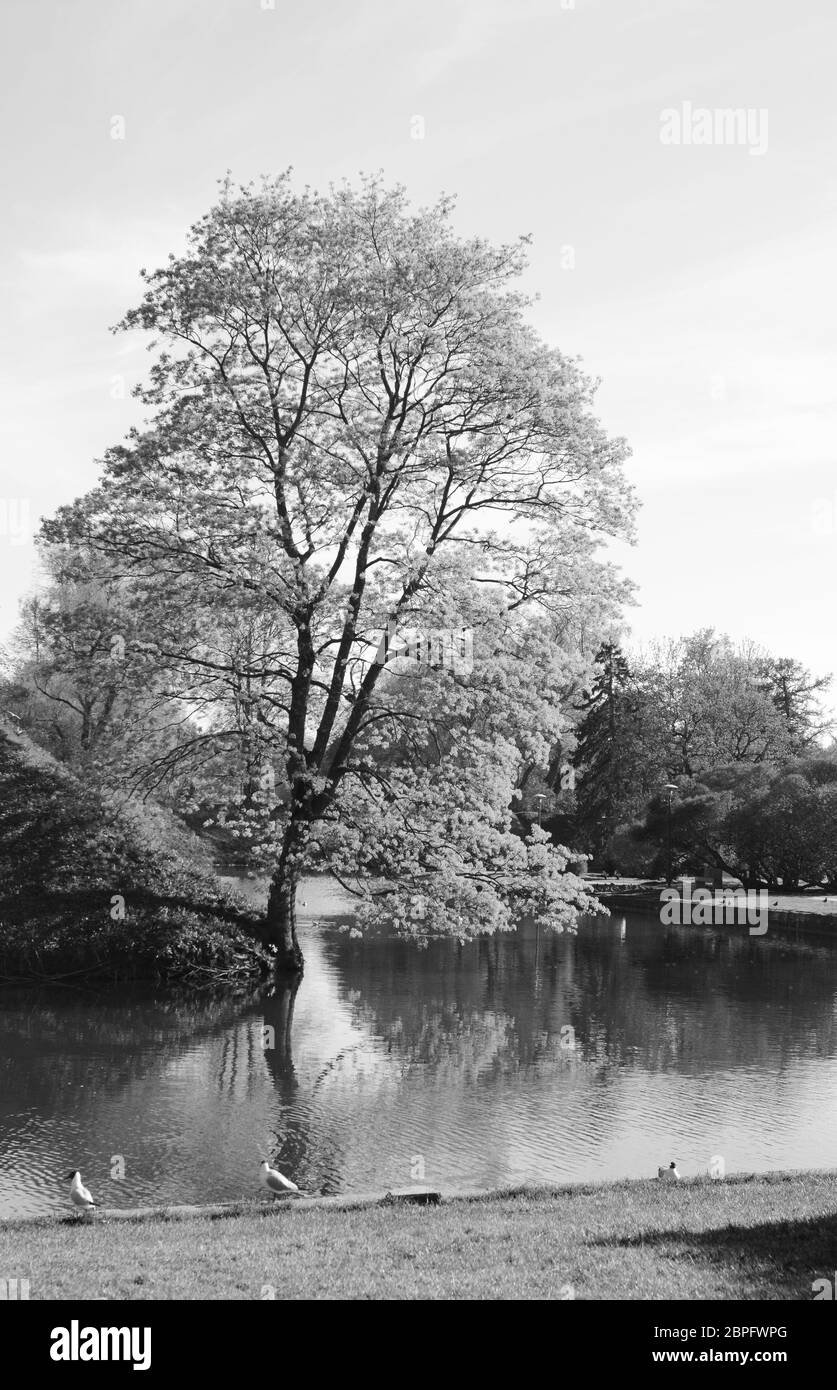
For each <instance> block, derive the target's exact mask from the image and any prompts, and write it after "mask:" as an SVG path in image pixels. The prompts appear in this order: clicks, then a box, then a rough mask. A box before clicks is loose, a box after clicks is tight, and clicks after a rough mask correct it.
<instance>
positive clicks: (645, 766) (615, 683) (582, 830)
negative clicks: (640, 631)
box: [573, 641, 668, 868]
mask: <svg viewBox="0 0 837 1390" xmlns="http://www.w3.org/2000/svg"><path fill="white" fill-rule="evenodd" d="M649 684H650V685H651V686H652V687H653V683H649ZM579 708H580V710H581V711H582V715H581V720H580V722H579V725H578V729H577V734H576V748H575V752H574V754H573V761H574V764H575V766H576V768H577V769H578V780H577V785H576V812H575V816H576V833H577V837H578V840H579V843H580V842H581V840H582V839H583V840H584V845H583V846H581V847H582V848H589V849H590V850H591V851H592V853H593V855H594V857H595V858H596V860H600V861H601V860H604V861H606V862H605V867H606V868H610V867H611V864H610V862H609V856H608V850H607V846H608V844H609V842H610V840H611V839H612V837H613V835H614V834H615V832H616V830H617V827H618V826H620V825H621V824H622V823H623V822H626V821H629V820H631V819H633V818H634V817H635V816H637V815H638V814H639V812H640V809H641V808H643V807H644V805H645V803H646V801H647V799H648V797H649V796H650V795H651V794H652V792H653V790H654V789H655V788H658V787H659V786H660V784H661V783H662V782H664V781H665V774H666V766H667V758H668V749H667V747H666V742H665V737H664V734H665V730H664V726H663V723H662V713H661V710H660V707H659V704H658V702H657V701H656V700H655V698H654V694H653V688H648V689H647V688H645V686H644V685H643V683H642V682H641V681H640V680H639V679H637V677H636V676H635V675H634V673H633V671H632V670H631V668H630V666H629V664H628V661H627V658H626V657H625V655H624V653H623V652H622V649H621V647H620V646H619V645H618V644H617V643H615V642H613V641H608V642H605V643H604V644H603V645H602V647H601V648H600V649H599V652H598V653H597V656H596V661H595V666H594V676H593V680H592V683H591V685H590V687H589V691H588V692H586V694H585V697H584V699H583V700H582V701H581V702H580V705H579Z"/></svg>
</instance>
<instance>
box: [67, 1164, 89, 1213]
mask: <svg viewBox="0 0 837 1390" xmlns="http://www.w3.org/2000/svg"><path fill="white" fill-rule="evenodd" d="M67 1177H68V1178H72V1182H71V1183H70V1201H71V1202H72V1204H73V1206H74V1207H79V1208H80V1209H81V1210H82V1211H86V1212H90V1213H91V1214H92V1213H93V1212H94V1211H95V1210H96V1203H95V1202H94V1201H93V1198H92V1197H91V1195H90V1193H89V1192H88V1190H87V1188H86V1187H85V1186H84V1183H83V1182H82V1180H81V1173H80V1172H79V1171H78V1169H77V1168H74V1169H73V1171H72V1173H68V1174H67Z"/></svg>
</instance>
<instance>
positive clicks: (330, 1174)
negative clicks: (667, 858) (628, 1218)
mask: <svg viewBox="0 0 837 1390" xmlns="http://www.w3.org/2000/svg"><path fill="white" fill-rule="evenodd" d="M303 897H304V898H306V901H307V907H306V908H304V909H303V914H304V916H305V917H306V918H307V920H305V921H304V923H303V932H302V935H303V949H304V951H305V959H306V969H305V977H304V980H303V982H302V985H301V986H300V988H299V991H298V993H297V995H296V998H295V1000H293V1001H292V1000H291V999H290V998H289V996H288V994H287V992H285V993H284V994H283V993H279V994H274V995H273V997H266V996H265V995H264V994H262V995H261V996H258V995H254V994H252V993H250V994H243V995H240V996H233V995H225V996H223V997H219V998H214V999H207V998H205V997H204V998H201V997H199V996H194V995H191V996H190V995H188V994H178V993H176V992H174V993H173V992H170V991H163V990H154V989H150V988H148V987H132V988H121V989H117V990H108V991H101V990H96V991H89V992H75V991H70V990H60V991H59V990H51V991H49V992H43V991H41V992H39V993H31V992H21V991H15V992H10V991H8V990H6V991H2V992H0V1218H2V1217H10V1216H15V1215H24V1214H37V1213H45V1212H48V1211H52V1210H59V1209H61V1208H62V1207H64V1206H65V1205H66V1189H67V1184H66V1182H64V1181H63V1174H64V1173H66V1172H67V1171H68V1170H69V1169H70V1168H75V1167H78V1168H80V1169H81V1170H82V1172H83V1175H84V1178H85V1181H86V1182H87V1183H88V1185H89V1186H90V1187H91V1188H92V1190H93V1193H94V1196H96V1197H97V1198H98V1200H100V1201H101V1202H102V1204H103V1205H105V1206H113V1207H119V1206H122V1207H130V1206H137V1205H142V1204H146V1203H151V1202H154V1203H158V1202H166V1203H169V1202H171V1203H175V1202H177V1203H180V1202H201V1201H231V1200H235V1199H236V1198H240V1197H242V1196H251V1195H255V1194H256V1193H257V1192H258V1190H259V1189H258V1186H257V1168H258V1163H259V1159H260V1158H261V1157H262V1155H265V1156H268V1157H270V1158H272V1159H275V1161H276V1162H277V1163H278V1165H279V1167H280V1168H281V1169H282V1170H283V1171H284V1172H285V1173H287V1174H288V1175H289V1176H290V1177H292V1178H293V1179H294V1181H296V1182H297V1183H298V1184H299V1185H300V1187H303V1188H305V1189H307V1190H310V1191H325V1192H352V1191H356V1192H367V1191H375V1190H379V1189H384V1188H386V1187H389V1186H395V1185H404V1184H408V1183H410V1182H411V1181H414V1180H416V1177H417V1176H419V1175H420V1173H421V1168H420V1164H419V1160H421V1162H423V1165H424V1175H425V1179H426V1180H427V1181H429V1182H434V1183H438V1184H439V1185H440V1186H441V1187H442V1188H443V1189H444V1188H453V1187H456V1186H469V1187H471V1186H475V1187H491V1186H496V1185H498V1184H501V1183H520V1182H523V1181H527V1180H528V1181H538V1180H540V1181H563V1182H574V1181H586V1180H591V1179H605V1178H611V1177H624V1176H641V1175H648V1174H651V1173H654V1172H656V1168H657V1165H658V1164H659V1163H667V1162H668V1161H669V1160H670V1159H672V1158H674V1159H677V1160H678V1164H679V1167H680V1169H681V1171H682V1172H683V1173H684V1174H685V1175H692V1174H695V1173H697V1172H701V1171H706V1167H707V1164H708V1162H709V1159H710V1157H712V1156H713V1155H722V1156H723V1158H724V1160H725V1163H726V1168H727V1171H730V1172H732V1171H736V1170H742V1169H743V1170H765V1169H771V1168H773V1169H775V1168H803V1167H837V1105H835V1096H837V1029H835V998H836V997H837V949H836V948H832V947H829V946H824V945H822V944H819V943H816V944H810V945H802V944H794V943H791V942H781V941H779V940H771V939H770V938H769V937H768V938H750V937H748V936H747V935H745V934H734V935H731V934H729V933H728V932H721V931H715V930H713V929H707V928H697V927H683V928H679V927H669V928H666V927H661V926H660V924H659V923H658V922H655V921H653V920H651V919H648V918H643V917H634V918H631V917H628V918H627V919H626V918H624V917H622V916H614V917H612V918H610V919H606V918H596V919H586V920H585V921H584V922H583V923H582V924H581V927H580V929H579V932H578V934H577V935H575V936H561V937H553V936H549V935H547V936H544V934H543V933H536V932H535V931H534V930H532V931H531V932H530V933H525V934H522V935H515V936H501V937H496V938H494V939H489V940H485V941H481V942H477V943H473V944H468V945H465V946H460V945H459V944H458V943H456V942H436V943H433V944H431V945H430V946H429V947H428V948H427V949H424V950H421V949H419V948H418V947H417V946H416V945H414V944H409V943H405V942H397V941H376V942H363V941H357V940H350V939H348V937H347V935H346V934H345V933H340V932H339V930H338V929H337V922H338V919H339V916H340V903H339V900H338V899H336V898H335V897H334V896H333V895H332V894H330V893H329V890H327V889H325V888H324V887H323V886H322V885H320V884H309V885H308V886H307V890H306V892H304V893H303ZM265 1027H267V1028H269V1029H272V1030H273V1034H272V1035H271V1034H270V1033H268V1034H267V1040H268V1041H270V1040H271V1037H272V1038H273V1040H274V1041H275V1046H273V1047H268V1048H265V1046H264V1045H263V1044H264V1041H265V1032H264V1030H265ZM573 1043H574V1046H573V1045H571V1044H573ZM117 1156H121V1157H122V1158H124V1163H125V1177H124V1178H123V1179H121V1180H120V1179H118V1178H114V1177H112V1176H111V1171H112V1162H113V1161H114V1160H115V1158H116V1157H117Z"/></svg>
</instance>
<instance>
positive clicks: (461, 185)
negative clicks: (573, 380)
mask: <svg viewBox="0 0 837 1390" xmlns="http://www.w3.org/2000/svg"><path fill="white" fill-rule="evenodd" d="M0 24H1V25H2V30H3V33H2V35H0V51H1V52H2V57H0V100H2V104H3V123H2V130H3V137H2V144H3V161H4V168H3V195H4V196H3V202H4V216H3V218H2V221H0V241H2V251H3V257H2V263H3V274H2V281H3V290H2V293H3V305H2V308H3V324H4V329H5V331H4V333H3V340H2V348H0V351H2V367H3V370H2V392H3V398H2V411H0V428H2V432H3V448H2V458H0V641H2V639H3V637H4V636H5V635H6V634H7V633H8V631H9V629H10V627H11V626H12V625H13V623H14V621H15V619H16V612H17V604H18V602H19V599H20V597H21V595H22V594H23V593H25V592H26V591H27V590H28V589H29V587H30V586H31V584H32V582H33V574H34V551H33V547H32V545H31V539H27V535H28V537H30V538H31V533H32V530H33V529H34V526H35V524H36V521H37V518H38V516H40V515H41V514H44V513H50V512H52V511H53V510H54V508H55V507H57V506H58V505H60V504H61V503H64V502H68V501H70V500H71V499H72V498H73V497H75V496H76V495H78V494H79V493H81V492H83V491H85V490H86V489H87V488H89V487H90V486H92V485H93V484H94V483H95V481H96V478H97V462H96V460H97V458H99V457H101V454H102V452H103V451H104V449H105V448H106V447H107V446H108V445H109V444H112V443H114V442H117V441H118V440H119V439H120V438H121V436H122V435H123V434H124V432H125V430H126V429H127V427H128V426H129V425H130V424H131V423H132V422H133V421H135V420H137V419H139V416H140V407H139V406H138V405H137V403H136V402H134V401H133V400H131V398H130V396H129V395H128V392H129V390H130V387H131V386H132V385H133V384H134V383H135V382H136V381H137V380H139V379H140V377H141V376H142V375H143V374H144V372H145V371H146V369H147V365H148V358H147V356H146V355H145V352H144V349H143V348H142V347H140V346H138V345H137V344H136V343H134V342H130V341H129V340H128V339H123V338H120V337H114V336H112V335H111V334H110V333H109V331H108V330H109V326H110V325H112V324H113V323H114V322H115V321H116V320H117V319H118V318H120V317H121V315H122V313H123V312H124V310H125V309H126V308H128V307H129V306H130V305H132V304H134V303H135V302H136V301H137V300H138V298H139V295H140V283H139V279H138V274H137V272H138V270H139V268H140V267H141V266H147V267H148V268H152V267H154V266H155V265H157V264H158V263H159V262H160V261H162V260H163V259H165V257H166V256H167V255H168V253H169V252H170V251H177V250H179V249H180V247H181V246H182V241H183V235H184V232H185V230H186V228H187V227H188V225H189V224H190V223H191V222H193V221H194V220H195V219H196V218H197V217H199V216H200V215H201V214H202V213H203V212H204V211H205V210H206V209H207V207H208V206H209V205H210V203H211V202H212V201H213V200H214V197H215V194H216V180H217V179H218V178H220V177H221V176H222V174H223V173H224V171H225V170H226V169H227V168H229V169H230V170H231V171H232V173H233V176H234V177H235V178H236V179H237V180H240V181H246V180H248V179H249V178H251V177H257V176H258V175H259V174H261V173H276V172H279V171H280V170H282V169H284V168H286V167H287V166H289V165H293V167H294V170H295V172H296V175H297V177H298V179H299V181H300V182H301V183H306V182H307V183H312V184H315V185H319V186H323V185H325V184H327V183H328V182H329V180H331V179H334V178H340V177H343V176H349V177H353V176H355V175H357V174H358V172H359V171H361V170H363V171H369V172H371V171H375V170H378V169H381V170H383V171H384V173H385V174H386V175H387V176H388V177H389V178H390V179H392V180H393V181H401V182H404V183H406V184H407V186H408V188H409V190H410V192H411V193H412V195H413V196H414V198H415V200H416V201H418V202H427V201H431V200H434V199H435V198H436V196H437V195H438V194H439V193H440V192H441V191H446V192H450V193H454V194H456V195H457V197H458V212H457V222H458V226H459V228H460V229H461V230H462V232H464V233H480V234H483V235H485V236H488V237H490V238H491V239H493V240H504V239H509V238H512V237H514V236H516V235H517V234H518V233H523V232H525V233H531V234H532V235H533V237H534V244H533V248H532V257H531V272H530V275H529V277H528V283H529V286H530V287H531V288H532V289H533V290H535V289H536V290H538V291H539V292H540V294H541V300H540V302H539V303H538V305H537V306H536V309H535V311H534V312H535V316H536V319H537V324H538V327H539V328H540V330H541V331H542V333H543V334H544V335H545V336H547V337H548V338H549V339H550V341H552V342H554V343H555V344H557V346H559V347H560V348H561V349H563V350H564V351H565V352H567V353H569V354H573V355H580V356H581V357H582V358H583V360H584V363H585V366H586V368H587V370H588V371H589V372H590V373H591V374H592V375H594V376H596V377H601V379H602V385H601V388H600V392H599V397H598V400H599V409H600V414H601V417H602V419H603V421H604V423H605V425H606V427H607V428H608V429H609V430H610V431H611V432H612V433H614V434H619V435H625V436H626V437H627V438H628V440H629V442H630V444H631V445H632V448H633V459H632V461H631V464H630V465H629V467H630V472H631V476H632V478H633V481H634V483H635V484H636V487H637V489H638V491H639V494H640V497H641V499H642V502H643V509H642V514H641V518H640V523H639V540H638V545H637V546H636V547H635V548H633V549H625V550H622V551H620V559H622V560H623V562H624V565H625V568H626V571H627V573H628V574H629V575H630V577H631V578H633V579H634V580H635V581H636V582H637V583H638V585H639V592H638V598H639V606H638V607H637V608H636V609H635V610H634V611H633V612H632V614H631V617H630V621H631V624H632V627H633V632H634V637H635V640H637V641H642V642H645V641H648V640H649V639H651V638H653V637H655V636H666V635H672V636H676V635H679V634H681V633H685V632H690V631H693V630H694V629H696V628H698V627H703V626H712V627H715V628H717V629H719V630H722V631H726V632H729V633H730V634H731V635H732V636H733V637H736V638H743V637H749V638H752V639H755V640H756V641H758V642H760V643H762V644H764V645H765V646H767V647H768V648H770V649H772V650H773V651H775V652H776V653H777V654H780V655H790V656H796V657H798V658H800V659H801V660H802V661H804V662H805V663H806V664H807V665H809V666H811V667H812V668H813V669H814V670H815V671H817V672H818V673H825V672H830V671H834V670H835V669H837V635H835V633H837V627H836V626H835V622H834V596H835V589H836V588H837V584H835V579H837V472H835V466H834V463H835V415H837V409H836V408H835V380H837V373H835V366H836V365H837V362H836V361H835V359H837V347H835V332H834V324H835V321H836V320H837V314H835V307H837V306H835V285H836V284H837V277H835V273H834V268H833V259H834V255H835V249H834V248H835V247H837V170H835V163H834V150H835V145H837V140H835V134H837V132H835V101H834V95H833V90H834V66H835V55H837V32H835V31H836V30H837V7H835V6H834V5H833V3H831V0H806V2H805V3H803V4H798V5H789V4H787V3H784V0H783V3H778V0H635V3H634V2H632V0H575V4H574V5H571V4H570V0H563V3H562V0H502V3H501V2H500V0H425V3H423V4H406V3H403V2H402V3H399V0H367V2H366V3H363V0H353V2H352V3H345V0H343V3H337V0H319V2H318V4H317V5H303V4H290V3H288V0H275V7H274V8H271V7H270V0H72V3H66V0H65V3H59V0H40V3H37V4H35V3H32V0H3V9H2V20H1V21H0ZM733 109H740V110H741V112H742V113H749V124H746V117H745V116H744V115H742V124H741V125H738V124H735V125H726V124H724V122H723V120H721V121H720V123H719V122H718V121H717V120H716V118H715V116H714V113H715V112H716V111H724V110H733ZM672 113H673V114H672ZM701 113H708V115H707V114H701ZM416 118H420V119H416ZM123 126H124V138H122V139H120V138H113V137H114V135H119V134H121V133H122V132H123ZM416 136H422V137H423V138H416ZM692 137H694V138H692ZM731 137H732V138H731ZM678 140H679V142H678ZM698 141H702V143H698ZM123 380H124V383H125V397H124V398H120V391H121V386H120V383H121V382H122V381H123ZM27 514H28V527H27ZM24 531H25V532H26V534H23V532H24Z"/></svg>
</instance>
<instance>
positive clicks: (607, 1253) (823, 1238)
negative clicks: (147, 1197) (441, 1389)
mask: <svg viewBox="0 0 837 1390" xmlns="http://www.w3.org/2000/svg"><path fill="white" fill-rule="evenodd" d="M835 1270H837V1175H835V1174H830V1173H796V1174H770V1175H767V1176H764V1177H754V1178H743V1177H742V1178H731V1179H727V1180H725V1181H714V1182H713V1181H712V1180H711V1179H708V1178H702V1179H696V1180H694V1181H685V1182H682V1183H680V1184H672V1185H668V1184H665V1185H664V1184H662V1183H658V1182H623V1183H616V1184H608V1185H601V1186H595V1187H570V1188H562V1189H523V1190H520V1191H517V1192H511V1193H506V1194H492V1195H488V1196H486V1197H483V1198H479V1199H450V1200H447V1201H444V1202H443V1203H442V1204H441V1205H440V1206H436V1207H433V1206H428V1207H417V1206H402V1205H398V1206H379V1205H375V1206H369V1207H365V1208H362V1209H357V1208H356V1209H352V1210H341V1209H333V1208H332V1209H322V1210H316V1209H314V1210H311V1209H308V1210H304V1209H300V1208H296V1209H295V1207H294V1204H293V1201H289V1202H286V1203H284V1204H283V1203H275V1204H274V1205H273V1206H268V1205H265V1206H264V1207H258V1208H255V1207H253V1206H247V1207H242V1208H241V1209H236V1210H235V1211H232V1212H229V1213H224V1214H223V1215H222V1216H204V1215H201V1216H193V1217H183V1218H179V1219H174V1218H171V1217H169V1218H166V1217H165V1216H159V1215H158V1216H147V1217H138V1218H136V1219H132V1220H128V1219H124V1220H109V1219H108V1218H107V1217H106V1216H104V1217H99V1218H98V1219H97V1220H96V1221H95V1222H93V1223H88V1222H86V1221H84V1220H75V1219H73V1218H72V1217H70V1218H68V1219H67V1220H66V1221H64V1220H62V1219H59V1220H56V1219H45V1220H42V1221H38V1222H25V1223H24V1222H19V1223H8V1224H6V1225H5V1226H0V1277H4V1278H15V1277H16V1278H19V1279H26V1278H28V1279H29V1281H30V1298H31V1299H70V1298H73V1299H75V1298H80V1299H216V1298H252V1299H260V1298H267V1297H270V1294H271V1290H272V1291H273V1292H274V1296H275V1298H276V1299H286V1298H291V1299H293V1298H316V1299H326V1298H373V1299H390V1298H394V1299H406V1298H474V1299H494V1298H536V1299H542V1298H553V1299H554V1298H561V1297H565V1298H568V1297H572V1296H574V1297H575V1298H577V1299H668V1298H674V1299H696V1298H710V1299H756V1298H767V1299H800V1300H811V1299H812V1298H813V1294H812V1290H811V1285H812V1283H813V1281H814V1280H815V1279H817V1278H833V1277H834V1271H835ZM570 1286H571V1287H570Z"/></svg>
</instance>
